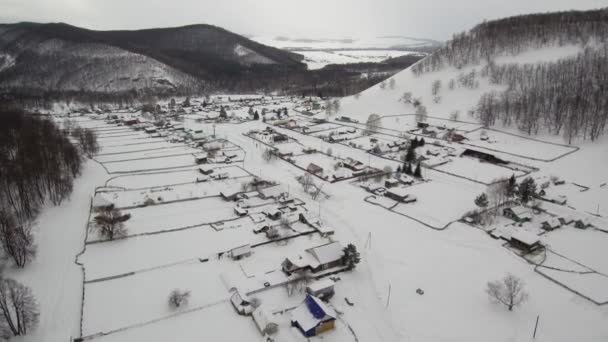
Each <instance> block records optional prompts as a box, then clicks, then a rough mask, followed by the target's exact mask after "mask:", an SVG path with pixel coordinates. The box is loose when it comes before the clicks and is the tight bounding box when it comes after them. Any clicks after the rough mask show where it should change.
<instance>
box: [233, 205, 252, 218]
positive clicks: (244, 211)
mask: <svg viewBox="0 0 608 342" xmlns="http://www.w3.org/2000/svg"><path fill="white" fill-rule="evenodd" d="M234 212H235V213H236V214H237V215H239V216H245V215H247V214H248V213H249V211H248V210H247V209H245V208H241V207H240V206H238V205H237V206H235V207H234Z"/></svg>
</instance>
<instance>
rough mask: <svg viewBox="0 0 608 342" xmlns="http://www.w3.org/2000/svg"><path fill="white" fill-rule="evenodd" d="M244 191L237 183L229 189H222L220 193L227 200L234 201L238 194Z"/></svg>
mask: <svg viewBox="0 0 608 342" xmlns="http://www.w3.org/2000/svg"><path fill="white" fill-rule="evenodd" d="M242 192H243V191H242V190H241V188H240V187H239V186H236V185H235V186H232V187H228V188H227V189H224V190H222V191H220V195H221V196H222V197H223V198H224V199H225V200H226V201H234V200H235V199H236V198H237V196H238V195H239V194H240V193H242Z"/></svg>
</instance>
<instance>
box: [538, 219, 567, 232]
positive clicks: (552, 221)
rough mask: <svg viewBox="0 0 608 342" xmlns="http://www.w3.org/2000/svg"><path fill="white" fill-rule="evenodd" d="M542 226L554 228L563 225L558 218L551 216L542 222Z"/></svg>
mask: <svg viewBox="0 0 608 342" xmlns="http://www.w3.org/2000/svg"><path fill="white" fill-rule="evenodd" d="M540 226H541V228H542V229H544V230H554V229H557V228H559V227H561V226H562V224H561V222H560V221H559V219H558V218H556V217H554V218H550V219H548V220H545V221H543V222H541V223H540Z"/></svg>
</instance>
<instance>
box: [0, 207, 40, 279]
mask: <svg viewBox="0 0 608 342" xmlns="http://www.w3.org/2000/svg"><path fill="white" fill-rule="evenodd" d="M0 244H1V246H2V250H3V251H4V253H6V254H7V255H8V256H10V257H11V258H12V259H13V261H14V262H15V264H16V265H17V266H19V267H24V266H25V265H26V264H27V263H28V262H30V261H32V259H34V257H35V256H36V245H35V244H34V235H33V234H32V225H31V223H30V222H29V221H28V220H27V219H23V220H18V219H17V218H15V216H14V215H13V214H12V213H11V212H9V211H8V210H1V209H0Z"/></svg>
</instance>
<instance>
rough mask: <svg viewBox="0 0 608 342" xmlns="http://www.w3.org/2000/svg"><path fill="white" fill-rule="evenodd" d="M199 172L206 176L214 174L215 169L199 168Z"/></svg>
mask: <svg viewBox="0 0 608 342" xmlns="http://www.w3.org/2000/svg"><path fill="white" fill-rule="evenodd" d="M198 172H200V173H202V174H204V175H210V174H212V173H213V169H212V168H210V167H199V168H198Z"/></svg>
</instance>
